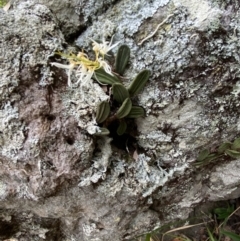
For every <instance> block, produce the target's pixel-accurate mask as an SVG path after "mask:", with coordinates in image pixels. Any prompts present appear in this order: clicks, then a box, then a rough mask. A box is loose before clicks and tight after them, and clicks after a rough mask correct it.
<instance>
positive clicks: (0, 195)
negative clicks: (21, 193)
mask: <svg viewBox="0 0 240 241" xmlns="http://www.w3.org/2000/svg"><path fill="white" fill-rule="evenodd" d="M6 196H7V185H6V183H4V182H3V181H1V180H0V200H1V199H4V198H5V197H6Z"/></svg>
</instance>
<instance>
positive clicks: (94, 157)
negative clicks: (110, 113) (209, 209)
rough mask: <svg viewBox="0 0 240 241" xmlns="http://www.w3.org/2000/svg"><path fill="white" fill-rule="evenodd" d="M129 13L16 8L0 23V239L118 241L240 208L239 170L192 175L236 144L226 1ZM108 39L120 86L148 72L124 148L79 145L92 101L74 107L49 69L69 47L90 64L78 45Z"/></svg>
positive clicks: (173, 3)
mask: <svg viewBox="0 0 240 241" xmlns="http://www.w3.org/2000/svg"><path fill="white" fill-rule="evenodd" d="M132 3H133V2H132V1H130V0H120V1H110V0H109V1H103V0H102V1H100V0H98V1H87V0H86V1H76V0H75V1H71V2H69V1H45V0H38V1H37V0H36V1H15V2H14V4H13V6H12V8H11V9H10V10H9V11H8V12H4V11H3V10H1V11H0V29H1V33H2V38H1V40H0V51H1V52H0V64H1V69H0V73H1V75H0V162H1V169H0V209H1V212H0V239H1V240H4V239H7V238H16V239H17V240H71V241H74V240H76V241H77V240H88V241H89V240H92V241H100V240H103V241H108V240H115V241H120V240H127V239H130V238H133V237H134V236H136V235H139V234H141V233H144V232H147V231H149V230H152V229H153V228H156V227H159V226H161V225H163V224H165V223H167V222H169V221H172V220H176V219H184V218H187V216H188V214H189V213H190V212H191V211H192V209H193V208H194V207H195V206H196V205H198V204H199V203H202V202H204V201H207V200H210V201H217V200H224V199H230V198H236V197H239V196H240V188H239V184H240V172H239V170H240V163H239V160H232V159H230V158H228V159H226V158H224V159H223V160H218V161H217V163H216V164H213V165H208V166H204V167H202V168H200V169H196V168H195V167H194V166H193V165H192V164H193V162H194V161H195V160H196V157H197V155H198V153H199V151H200V150H202V149H203V148H209V149H211V150H215V148H217V147H218V146H219V145H220V144H221V143H223V142H224V141H226V140H233V139H234V138H236V137H238V136H239V132H240V121H239V112H240V110H239V92H240V80H239V78H240V73H239V64H240V63H239V62H240V58H239V48H240V43H239V39H238V36H239V31H240V27H239V26H240V24H239V21H240V11H239V10H240V6H239V3H238V1H231V0H215V1H214V0H212V1H210V0H153V1H151V2H150V1H144V0H138V1H135V2H134V4H132ZM164 20H166V21H165V23H164V24H162V25H161V26H160V27H159V29H158V31H157V32H156V34H155V35H154V36H153V37H151V38H149V39H147V40H146V41H144V42H143V43H142V44H140V43H141V41H142V40H143V39H144V38H145V37H146V36H147V35H148V34H151V33H153V31H154V30H155V29H156V27H157V26H158V24H160V23H161V22H162V21H164ZM113 34H115V37H114V38H115V40H116V41H121V42H122V43H125V44H127V45H129V46H130V48H131V62H130V65H129V69H128V71H127V73H126V80H125V83H124V84H126V85H127V84H128V83H129V82H130V80H131V79H132V78H133V77H134V76H135V75H136V73H138V72H139V71H140V70H142V69H145V68H147V69H150V70H151V72H152V75H151V78H150V81H149V83H148V84H147V86H146V87H145V89H144V91H143V92H142V93H141V94H140V95H139V96H138V100H137V102H138V103H139V104H140V105H142V106H143V107H144V108H145V109H146V117H145V118H142V119H138V120H137V123H136V125H137V128H138V132H139V133H138V134H137V135H136V136H135V140H131V139H130V141H128V142H126V144H125V143H124V145H123V148H120V147H119V146H118V145H115V143H116V142H120V141H121V140H112V141H111V139H110V138H109V137H106V138H96V137H93V136H91V135H89V134H88V132H87V129H88V128H89V127H91V126H92V125H93V123H94V115H95V111H96V105H97V103H98V102H99V101H101V100H106V99H107V98H108V96H107V95H106V94H105V92H104V90H103V89H102V88H101V87H100V86H99V85H98V84H97V83H94V84H93V88H90V89H85V94H84V95H82V94H80V92H79V88H78V87H75V88H69V87H68V86H67V76H66V73H65V71H64V70H61V69H58V68H55V67H51V66H50V63H51V62H53V61H57V62H62V61H63V60H61V58H59V57H56V56H55V55H54V52H55V51H56V50H63V49H64V48H71V47H72V46H71V44H72V42H73V38H72V37H73V36H79V37H78V39H77V41H76V44H77V45H78V47H80V48H84V49H86V51H88V50H89V47H90V40H89V38H93V39H98V38H100V39H101V38H102V37H104V38H110V37H111V36H112V35H113ZM65 40H66V41H65ZM68 41H70V42H68ZM114 51H115V50H114ZM125 146H126V147H128V148H129V150H130V152H127V151H126V149H127V148H125ZM130 147H131V148H130Z"/></svg>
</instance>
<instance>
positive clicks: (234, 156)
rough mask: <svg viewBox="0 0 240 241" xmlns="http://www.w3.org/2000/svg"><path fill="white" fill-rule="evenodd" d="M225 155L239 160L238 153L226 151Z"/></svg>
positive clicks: (239, 154)
mask: <svg viewBox="0 0 240 241" xmlns="http://www.w3.org/2000/svg"><path fill="white" fill-rule="evenodd" d="M225 153H226V154H227V155H229V156H230V157H233V158H240V152H239V151H235V150H226V151H225Z"/></svg>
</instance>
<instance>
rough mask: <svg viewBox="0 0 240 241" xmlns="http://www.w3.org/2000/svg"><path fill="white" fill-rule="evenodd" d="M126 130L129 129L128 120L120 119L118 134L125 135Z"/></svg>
mask: <svg viewBox="0 0 240 241" xmlns="http://www.w3.org/2000/svg"><path fill="white" fill-rule="evenodd" d="M126 130H127V123H126V121H124V120H122V121H120V123H119V126H118V128H117V134H118V135H119V136H121V135H123V134H124V133H125V132H126Z"/></svg>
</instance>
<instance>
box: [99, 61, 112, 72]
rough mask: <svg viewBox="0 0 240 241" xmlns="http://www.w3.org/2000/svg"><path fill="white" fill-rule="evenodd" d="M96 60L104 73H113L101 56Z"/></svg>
mask: <svg viewBox="0 0 240 241" xmlns="http://www.w3.org/2000/svg"><path fill="white" fill-rule="evenodd" d="M98 62H99V64H100V68H101V67H102V68H103V69H104V70H105V72H106V73H108V74H110V75H113V74H112V69H111V67H110V65H109V64H108V63H107V62H106V61H105V60H103V59H102V58H98Z"/></svg>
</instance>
